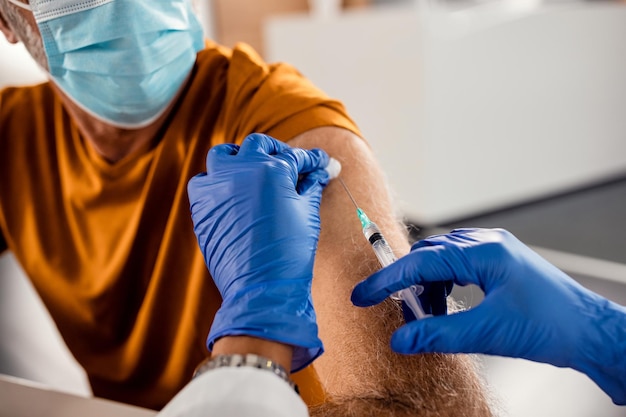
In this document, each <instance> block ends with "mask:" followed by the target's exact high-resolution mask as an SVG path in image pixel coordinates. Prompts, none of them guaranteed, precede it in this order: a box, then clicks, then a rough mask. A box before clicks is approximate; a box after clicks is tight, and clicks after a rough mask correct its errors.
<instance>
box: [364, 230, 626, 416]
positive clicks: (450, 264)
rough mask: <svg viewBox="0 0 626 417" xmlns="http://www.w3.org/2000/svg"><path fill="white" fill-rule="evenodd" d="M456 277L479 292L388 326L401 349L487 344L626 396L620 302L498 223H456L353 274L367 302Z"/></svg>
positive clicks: (477, 348) (625, 313) (467, 348)
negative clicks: (478, 298) (457, 305)
mask: <svg viewBox="0 0 626 417" xmlns="http://www.w3.org/2000/svg"><path fill="white" fill-rule="evenodd" d="M449 279H452V280H454V282H455V284H459V285H467V284H475V285H478V286H480V288H481V289H482V290H483V291H484V292H485V299H484V300H483V302H482V303H481V304H480V305H478V306H477V307H476V308H473V309H471V310H468V311H465V312H461V313H458V314H453V315H450V316H439V317H432V318H426V319H423V320H418V321H414V322H411V323H409V324H407V325H405V326H403V327H401V328H400V329H398V330H397V331H396V332H395V333H394V335H393V336H392V340H391V345H392V348H393V349H394V350H395V351H397V352H400V353H420V352H442V353H484V354H491V355H500V356H508V357H515V358H525V359H529V360H533V361H537V362H544V363H550V364H553V365H556V366H560V367H571V368H574V369H577V370H579V371H581V372H583V373H586V374H587V375H588V376H589V377H590V378H591V379H592V380H593V381H595V382H596V384H598V385H599V386H600V388H602V389H603V390H604V391H605V392H606V393H607V394H609V395H610V396H611V398H612V399H613V401H614V402H615V403H616V404H621V405H626V308H624V307H622V306H619V305H617V304H615V303H613V302H611V301H609V300H607V299H605V298H603V297H601V296H599V295H598V294H595V293H593V292H591V291H589V290H587V289H586V288H584V287H582V286H581V285H579V284H578V283H577V282H576V281H574V280H573V279H571V278H570V277H568V276H567V275H566V274H565V273H563V272H562V271H560V270H559V269H558V268H556V267H555V266H553V265H552V264H550V263H549V262H547V261H546V260H544V259H543V258H541V257H540V256H539V255H537V254H536V253H535V252H533V251H532V250H531V249H530V248H528V247H527V246H525V245H524V244H523V243H521V242H520V241H519V240H518V239H516V238H515V237H514V236H513V235H512V234H510V233H509V232H507V231H505V230H502V229H458V230H454V231H452V232H451V233H450V234H444V235H438V236H432V237H429V238H427V239H424V240H422V241H420V242H417V243H416V244H415V245H413V247H412V250H411V253H409V254H408V255H407V256H405V257H403V258H402V259H400V260H398V261H396V262H395V263H394V264H392V265H390V266H388V267H387V268H384V269H382V270H380V271H379V272H377V273H375V274H373V275H372V276H371V277H369V278H368V279H367V280H365V281H363V282H361V283H359V284H358V285H357V286H356V287H355V289H354V291H353V293H352V301H353V303H354V304H355V305H358V306H369V305H373V304H376V303H378V302H380V301H382V300H384V299H385V298H386V297H387V296H388V295H390V294H392V293H393V292H395V291H397V290H399V289H402V288H406V287H409V286H410V285H413V284H422V283H428V282H440V281H445V280H449Z"/></svg>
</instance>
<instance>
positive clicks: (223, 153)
mask: <svg viewBox="0 0 626 417" xmlns="http://www.w3.org/2000/svg"><path fill="white" fill-rule="evenodd" d="M237 153H239V146H238V145H235V144H232V143H224V144H222V145H217V146H214V147H212V148H211V149H209V153H208V155H207V157H206V170H207V172H213V171H214V170H215V168H216V167H217V163H218V161H219V160H221V159H223V158H224V157H228V156H232V155H237Z"/></svg>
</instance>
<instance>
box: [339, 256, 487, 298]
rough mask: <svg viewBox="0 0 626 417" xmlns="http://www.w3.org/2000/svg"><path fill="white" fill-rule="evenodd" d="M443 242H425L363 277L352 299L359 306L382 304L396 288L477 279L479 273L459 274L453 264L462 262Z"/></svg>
mask: <svg viewBox="0 0 626 417" xmlns="http://www.w3.org/2000/svg"><path fill="white" fill-rule="evenodd" d="M451 256H454V255H453V254H451V253H450V251H448V250H446V248H445V247H443V246H425V247H421V248H418V249H416V250H413V251H412V252H410V253H409V254H407V255H406V256H404V257H402V258H400V259H398V260H397V261H396V262H394V263H392V264H391V265H389V266H387V267H385V268H383V269H381V270H379V271H378V272H376V273H374V274H372V275H371V276H370V277H369V278H367V279H366V280H364V281H361V282H360V283H359V284H357V285H356V287H355V288H354V290H353V291H352V297H351V299H352V303H353V304H354V305H356V306H359V307H368V306H371V305H374V304H378V303H380V302H381V301H383V300H384V299H386V298H387V297H389V296H390V295H391V294H393V293H395V292H396V291H399V290H402V289H404V288H408V287H410V286H411V285H414V284H418V285H419V284H424V283H428V282H440V281H450V280H452V281H454V282H455V284H459V285H466V284H469V283H473V284H478V283H477V282H473V277H474V275H475V274H471V273H469V274H465V273H463V274H459V271H457V270H456V269H455V268H453V267H452V266H453V265H458V262H455V261H454V260H452V259H450V257H451Z"/></svg>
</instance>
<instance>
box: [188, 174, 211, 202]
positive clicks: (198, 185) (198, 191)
mask: <svg viewBox="0 0 626 417" xmlns="http://www.w3.org/2000/svg"><path fill="white" fill-rule="evenodd" d="M206 175H207V174H206V172H202V173H200V174H198V175H196V176H194V177H192V178H191V179H190V180H189V182H187V196H188V197H189V203H191V204H193V203H194V202H195V201H198V197H199V196H200V195H202V193H203V191H202V190H203V188H204V185H205V178H206Z"/></svg>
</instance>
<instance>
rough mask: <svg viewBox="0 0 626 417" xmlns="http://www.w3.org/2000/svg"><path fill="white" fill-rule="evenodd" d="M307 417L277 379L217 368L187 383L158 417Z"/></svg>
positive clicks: (258, 372) (246, 369) (242, 369)
mask: <svg viewBox="0 0 626 417" xmlns="http://www.w3.org/2000/svg"><path fill="white" fill-rule="evenodd" d="M219 416H228V417H252V416H254V417H308V416H309V412H308V409H307V407H306V404H305V403H304V401H302V399H301V398H300V396H299V395H298V394H297V393H296V392H295V391H294V390H293V389H292V388H291V387H290V386H289V385H288V384H287V383H286V382H285V381H283V380H282V379H281V378H280V377H278V376H276V375H274V374H273V373H271V372H268V371H267V370H263V369H255V368H251V367H240V368H218V369H212V370H210V371H207V372H205V373H203V374H201V375H200V376H198V377H197V378H195V379H193V380H192V381H191V382H189V384H187V385H186V386H185V387H184V388H183V389H182V390H181V391H180V392H179V393H178V394H176V396H175V397H174V398H173V399H172V400H171V401H170V402H169V403H168V404H167V405H166V406H165V407H164V408H163V410H161V412H160V413H159V414H158V415H157V417H219Z"/></svg>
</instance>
